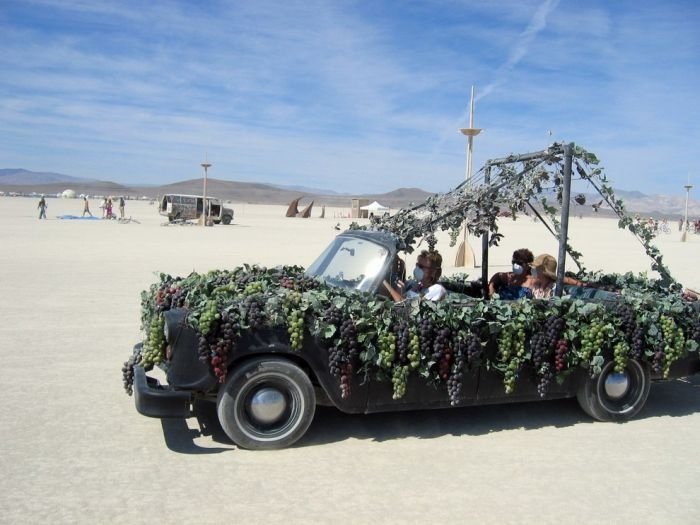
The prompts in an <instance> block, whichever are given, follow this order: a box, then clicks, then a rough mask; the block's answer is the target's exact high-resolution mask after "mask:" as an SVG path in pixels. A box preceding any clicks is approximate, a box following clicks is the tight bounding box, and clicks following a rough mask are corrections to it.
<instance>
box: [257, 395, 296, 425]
mask: <svg viewBox="0 0 700 525" xmlns="http://www.w3.org/2000/svg"><path fill="white" fill-rule="evenodd" d="M286 408H287V401H286V400H285V398H284V395H283V394H282V392H280V391H279V390H277V389H275V388H270V387H266V388H261V389H260V390H258V391H257V392H255V394H254V395H253V396H252V397H251V398H250V415H251V416H252V417H253V419H255V421H257V422H258V423H262V424H264V425H266V424H270V423H274V422H275V421H277V420H278V419H279V418H280V416H281V415H282V414H283V413H284V411H285V410H286Z"/></svg>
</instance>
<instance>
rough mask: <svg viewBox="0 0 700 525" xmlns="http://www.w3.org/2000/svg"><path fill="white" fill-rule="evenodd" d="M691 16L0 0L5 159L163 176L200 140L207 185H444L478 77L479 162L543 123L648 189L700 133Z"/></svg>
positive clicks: (178, 175)
mask: <svg viewBox="0 0 700 525" xmlns="http://www.w3.org/2000/svg"><path fill="white" fill-rule="evenodd" d="M562 5H563V4H562ZM699 15H700V8H698V7H695V5H694V4H692V3H688V2H682V1H680V0H677V1H674V2H671V3H670V4H669V5H666V4H663V5H662V4H658V5H657V4H653V5H651V4H649V5H646V4H644V5H639V4H638V3H634V4H633V3H631V1H630V2H627V1H623V2H621V3H615V4H609V3H607V2H603V1H602V0H594V1H593V2H591V3H588V4H586V5H585V6H580V7H577V9H576V10H572V9H570V8H569V6H567V9H560V8H559V4H558V2H557V1H556V0H547V1H544V2H542V1H541V0H540V1H536V0H525V1H515V0H512V1H510V0H509V1H504V2H495V3H494V2H488V1H486V0H483V1H481V0H479V1H476V0H469V1H463V2H461V3H459V2H454V1H452V0H450V1H446V0H432V1H426V2H414V3H405V4H402V5H401V9H397V7H396V5H395V4H392V3H388V2H372V3H342V2H341V3H338V2H326V1H321V0H318V1H314V0H308V1H302V0H289V1H288V2H284V3H281V4H277V5H276V6H275V8H274V9H272V8H270V6H269V4H267V3H265V2H255V1H252V0H250V1H248V0H240V1H236V2H227V1H224V2H219V3H216V4H211V3H204V4H192V3H189V2H177V1H168V2H163V1H154V2H148V3H145V4H144V3H141V2H135V1H128V0H125V1H123V2H112V1H100V0H96V1H90V2H88V1H76V0H61V1H58V0H55V1H54V0H41V1H38V0H37V1H34V2H26V1H22V2H19V1H17V2H15V1H12V0H8V1H6V2H5V3H4V4H3V10H2V12H1V13H0V46H2V48H3V53H2V54H0V165H1V164H4V165H7V166H22V167H26V168H29V169H36V170H47V171H61V172H65V173H68V174H72V175H78V176H85V177H94V176H98V175H99V176H100V177H104V178H111V179H113V180H117V181H119V180H135V179H139V178H141V179H148V180H150V181H152V182H172V181H175V180H178V179H183V178H190V177H192V176H197V175H198V174H199V168H198V163H199V161H200V160H201V157H202V156H203V155H204V152H205V151H208V152H209V156H210V159H211V160H212V162H213V163H214V168H213V170H212V172H213V176H218V177H220V178H227V179H237V180H258V181H267V182H279V183H286V184H306V185H308V183H309V181H314V185H316V186H319V185H321V186H323V185H325V186H328V187H329V188H335V189H340V190H346V191H357V192H359V191H365V190H368V191H369V190H375V191H381V190H388V189H392V188H395V187H398V186H418V187H423V188H425V189H428V190H436V191H437V190H441V189H442V190H444V189H447V188H448V187H451V186H454V185H455V184H456V183H458V182H459V181H460V180H461V178H462V177H463V172H464V139H463V137H461V136H460V135H459V134H458V133H457V131H456V129H457V128H458V127H460V125H463V124H464V122H466V119H467V114H468V113H467V112H466V111H465V108H466V107H467V105H468V100H469V87H470V86H471V85H475V86H476V91H477V96H478V104H477V108H476V125H477V126H479V127H484V128H486V131H485V132H484V133H483V134H482V135H480V136H479V138H478V141H477V143H476V146H475V158H474V165H475V168H476V167H478V166H480V164H481V163H483V161H484V160H485V159H486V158H489V157H494V156H501V155H504V154H507V153H510V152H513V151H526V150H528V149H539V148H541V147H543V146H544V145H545V144H546V143H547V141H548V140H549V139H550V137H549V136H548V135H547V133H546V132H547V130H548V129H551V130H553V133H554V135H553V138H556V139H566V140H574V141H576V142H579V143H581V144H582V145H584V146H585V147H588V148H589V149H591V150H592V151H596V152H597V153H600V156H601V158H602V159H603V161H604V163H605V164H606V165H607V166H608V167H609V170H608V171H609V172H610V173H611V176H613V177H614V182H615V183H616V184H618V185H620V186H621V187H627V188H628V189H633V188H634V185H636V184H643V185H644V188H642V189H646V190H647V191H656V190H657V189H658V188H662V187H664V184H661V183H659V180H660V179H661V178H662V177H664V176H665V177H668V176H669V174H670V173H675V172H683V173H686V172H687V171H688V170H689V169H691V168H692V166H693V161H692V160H691V155H690V153H689V152H690V151H692V148H690V145H692V144H696V143H697V142H698V140H699V139H700V130H698V122H700V114H699V113H698V112H699V111H700V110H699V109H698V106H697V104H695V90H696V86H697V85H698V83H699V81H700V68H698V65H700V64H698V62H699V60H698V57H700V49H699V42H698V40H699V37H698V36H697V31H696V30H695V27H694V24H693V20H697V19H698V18H700V16H699ZM458 115H461V116H460V117H459V120H457V119H456V118H455V117H456V116H458ZM0 167H1V166H0ZM610 168H614V169H610ZM632 168H633V169H634V173H631V174H628V172H630V170H631V169H632ZM628 177H629V178H628ZM683 180H685V176H684V177H683Z"/></svg>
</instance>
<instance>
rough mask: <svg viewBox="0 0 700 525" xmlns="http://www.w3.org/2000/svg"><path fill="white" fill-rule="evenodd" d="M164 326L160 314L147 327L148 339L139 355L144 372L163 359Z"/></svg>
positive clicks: (163, 319) (163, 320)
mask: <svg viewBox="0 0 700 525" xmlns="http://www.w3.org/2000/svg"><path fill="white" fill-rule="evenodd" d="M164 325H165V318H164V317H163V315H162V314H161V315H158V316H156V317H154V318H153V319H152V320H151V324H150V326H149V327H148V337H147V338H146V341H145V342H144V344H143V350H142V353H141V362H142V363H143V367H144V369H146V370H150V369H151V368H153V366H154V365H157V364H158V363H160V362H161V361H163V359H164V358H165V335H164V334H163V326H164Z"/></svg>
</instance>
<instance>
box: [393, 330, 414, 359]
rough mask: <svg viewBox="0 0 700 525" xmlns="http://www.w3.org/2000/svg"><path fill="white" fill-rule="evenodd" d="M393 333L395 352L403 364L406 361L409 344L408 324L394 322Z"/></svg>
mask: <svg viewBox="0 0 700 525" xmlns="http://www.w3.org/2000/svg"><path fill="white" fill-rule="evenodd" d="M394 335H395V336H396V353H397V358H398V362H399V363H400V364H402V365H405V364H406V363H408V353H409V344H410V342H411V339H410V333H409V329H408V324H407V323H397V324H395V325H394Z"/></svg>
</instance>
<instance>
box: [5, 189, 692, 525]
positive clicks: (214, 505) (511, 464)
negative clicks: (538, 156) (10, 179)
mask: <svg viewBox="0 0 700 525" xmlns="http://www.w3.org/2000/svg"><path fill="white" fill-rule="evenodd" d="M36 204H37V202H36V200H35V199H26V198H8V197H4V198H0V319H2V323H1V324H0V357H1V358H2V361H1V362H2V366H0V378H1V380H0V384H2V386H3V391H4V394H5V395H4V403H3V406H4V409H3V410H2V415H1V416H0V443H2V454H1V455H0V467H1V472H2V475H0V522H2V523H28V522H32V523H36V522H39V523H130V524H133V523H165V522H171V523H185V522H190V523H199V524H204V523H216V524H218V523H222V522H226V521H228V522H236V523H345V522H349V523H374V524H376V523H397V522H404V523H406V522H411V523H414V522H419V523H421V522H422V523H426V522H443V523H465V522H472V523H526V522H537V523H598V522H599V523H610V522H614V523H635V524H637V523H697V502H696V496H695V494H694V487H695V485H696V484H697V482H698V480H699V479H700V467H699V466H698V460H697V458H696V455H697V454H696V450H697V443H698V442H700V412H699V411H700V397H699V396H698V394H699V393H700V381H698V380H697V378H693V379H691V380H690V381H682V380H678V381H672V382H668V383H661V384H655V385H654V386H653V387H652V392H651V395H650V398H649V401H648V403H647V406H646V407H645V408H644V410H643V411H642V412H641V413H640V415H639V416H638V417H637V418H636V419H635V420H634V421H631V422H629V423H626V424H621V425H618V424H604V423H593V422H592V421H591V420H590V419H589V418H588V417H587V416H585V415H584V414H583V412H582V411H581V410H580V409H579V408H578V406H577V404H576V402H575V401H573V400H567V401H553V402H541V403H527V404H520V405H502V406H493V407H477V408H466V409H455V410H441V411H423V412H409V413H394V414H374V415H369V416H347V415H344V414H340V413H338V412H337V411H335V410H332V409H327V408H325V409H319V411H318V412H317V415H316V418H315V420H314V423H313V424H312V426H311V428H310V430H309V433H308V434H307V436H305V438H304V439H303V440H302V441H301V442H300V443H299V444H298V446H296V447H294V448H291V449H287V450H283V451H278V452H271V453H270V452H248V451H244V450H238V449H236V448H235V447H234V446H233V445H232V444H231V443H230V442H228V441H227V440H226V439H225V438H224V437H222V434H221V430H220V429H217V428H216V427H215V426H214V427H213V428H212V431H213V436H212V435H204V436H202V435H200V430H201V429H200V426H199V425H198V422H197V420H196V419H191V420H187V421H186V422H183V421H165V422H161V421H160V420H157V419H149V418H145V417H143V416H140V415H139V414H137V412H136V410H135V409H134V406H133V399H132V398H129V397H127V396H126V395H125V394H124V392H123V390H122V385H121V372H120V368H121V365H122V363H123V362H124V361H125V360H126V358H127V357H128V356H129V354H130V352H131V348H132V346H133V344H134V343H136V342H137V341H138V340H139V339H140V331H139V310H140V304H139V300H140V295H139V294H140V292H141V290H143V289H144V288H146V287H148V286H149V285H150V284H151V283H152V282H153V281H154V280H155V279H156V274H157V273H158V272H167V273H171V274H187V273H189V272H190V271H192V270H196V271H199V272H203V271H207V270H209V269H214V268H232V267H234V266H237V265H240V264H242V263H244V262H251V263H258V264H262V265H267V266H274V265H278V264H299V265H303V266H307V265H308V264H309V263H310V262H312V261H313V259H314V258H315V257H316V256H317V255H318V254H319V253H320V251H321V250H322V249H323V248H324V247H325V246H326V244H327V243H328V242H329V241H330V240H331V239H333V237H334V236H335V235H336V233H337V231H336V230H335V229H334V226H335V225H336V223H340V225H341V227H343V228H344V227H345V226H347V225H348V224H349V223H350V222H351V220H350V219H340V218H338V217H335V216H334V215H337V214H340V213H347V211H348V210H347V209H342V210H341V209H332V208H327V209H326V218H325V219H319V218H318V214H320V210H319V211H317V212H316V213H314V217H313V218H310V219H287V218H285V217H284V211H285V206H258V205H248V204H236V205H234V208H235V211H236V217H235V220H234V224H233V225H231V226H221V227H214V228H201V227H195V226H168V227H165V226H161V224H162V223H163V222H164V220H165V219H164V218H163V217H160V216H159V215H158V214H157V213H156V210H155V206H151V205H149V204H148V203H147V202H134V201H128V202H127V205H126V214H127V216H132V217H133V218H135V219H138V220H139V221H140V224H136V223H130V224H119V223H117V222H115V221H69V220H57V219H55V217H56V216H57V215H61V214H75V215H79V214H80V213H81V212H82V204H81V201H80V200H57V199H50V200H48V205H49V208H48V210H47V213H48V217H49V220H47V221H41V222H40V221H39V220H38V219H37V216H38V211H37V210H36ZM97 204H98V203H97V202H96V201H95V202H91V209H92V210H93V213H95V211H97V212H99V208H98V207H97ZM571 231H572V244H573V246H574V248H576V249H578V250H579V251H581V252H583V254H584V263H585V264H586V266H587V267H588V268H590V269H605V270H607V271H618V272H622V271H627V270H632V271H635V272H636V271H645V270H648V269H649V261H648V259H647V258H646V256H645V255H644V254H643V252H642V250H641V247H640V245H639V244H638V242H637V241H636V240H634V239H633V238H632V237H631V235H629V234H628V233H625V232H620V231H618V230H617V228H616V222H615V221H612V220H606V219H577V218H574V219H572V220H571ZM501 232H502V233H504V234H505V238H504V240H503V242H502V243H501V246H500V247H498V248H495V249H493V250H492V251H491V254H490V260H491V263H492V271H500V270H503V269H506V268H507V267H508V265H509V263H510V256H511V253H512V251H513V250H514V249H516V248H521V247H529V248H530V249H531V250H532V251H533V252H534V253H535V254H538V253H541V252H549V253H552V254H555V255H556V250H557V247H556V242H555V241H554V240H553V239H552V238H551V236H550V234H549V233H548V232H546V231H545V230H544V229H543V228H542V227H541V225H538V224H535V223H533V222H532V221H531V220H529V219H525V220H522V221H517V222H511V221H510V220H507V219H506V220H504V221H502V223H501ZM679 237H680V234H679V233H678V232H677V231H673V233H672V234H670V235H662V236H661V237H660V238H659V241H658V246H659V248H660V249H661V251H662V252H663V254H664V256H665V261H666V262H667V264H668V266H669V267H670V269H671V272H672V274H673V275H674V276H676V277H677V279H679V280H680V281H681V282H683V283H684V284H686V285H687V286H691V287H694V288H696V289H697V288H700V278H699V277H698V264H697V261H698V259H699V257H698V256H699V255H700V235H698V236H695V235H690V236H689V239H688V242H686V243H681V242H679ZM439 239H440V241H439V243H438V249H440V250H441V251H442V253H443V255H444V258H445V263H446V264H445V273H448V274H449V273H452V272H455V271H459V272H461V271H464V270H463V269H461V268H454V267H451V266H450V265H451V263H452V261H454V256H455V253H456V247H452V248H450V247H449V246H448V240H447V235H446V234H444V235H443V234H441V236H440V238H439ZM478 242H479V241H478V240H477V239H471V243H472V245H473V246H475V247H476V246H478ZM477 262H480V256H477ZM408 263H409V265H411V264H412V259H411V258H410V257H409V261H408ZM409 267H410V266H409ZM569 268H571V264H569ZM469 273H470V274H472V275H473V276H474V277H476V276H478V275H480V273H481V269H479V268H477V269H475V270H470V271H469ZM490 273H492V272H490Z"/></svg>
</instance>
